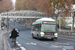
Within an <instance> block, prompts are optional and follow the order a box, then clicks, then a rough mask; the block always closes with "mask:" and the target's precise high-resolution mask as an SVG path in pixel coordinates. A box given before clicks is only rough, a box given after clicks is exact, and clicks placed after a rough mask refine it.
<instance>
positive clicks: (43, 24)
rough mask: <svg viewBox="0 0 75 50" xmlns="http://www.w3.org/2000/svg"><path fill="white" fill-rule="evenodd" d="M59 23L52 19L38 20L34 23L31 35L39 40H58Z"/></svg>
mask: <svg viewBox="0 0 75 50" xmlns="http://www.w3.org/2000/svg"><path fill="white" fill-rule="evenodd" d="M57 25H58V23H57V22H56V21H55V20H54V19H52V18H41V19H37V20H36V21H35V22H33V23H32V28H31V35H32V37H33V38H35V37H36V38H37V39H42V38H44V39H51V40H54V39H57V38H58V27H57Z"/></svg>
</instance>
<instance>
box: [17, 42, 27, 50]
mask: <svg viewBox="0 0 75 50" xmlns="http://www.w3.org/2000/svg"><path fill="white" fill-rule="evenodd" d="M16 43H17V45H18V46H19V47H20V48H21V49H22V50H26V49H25V48H24V47H23V46H22V45H21V44H19V43H18V42H17V41H16Z"/></svg>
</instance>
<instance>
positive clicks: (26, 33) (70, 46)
mask: <svg viewBox="0 0 75 50" xmlns="http://www.w3.org/2000/svg"><path fill="white" fill-rule="evenodd" d="M14 23H15V22H10V23H9V25H10V27H13V28H14V27H15V28H19V29H20V36H19V37H18V38H17V45H16V46H15V47H14V46H13V43H12V42H11V40H10V39H9V35H7V40H8V42H9V44H10V47H11V48H12V49H13V50H75V38H74V37H72V38H71V37H66V36H60V35H59V37H58V40H56V41H51V40H46V39H43V40H38V39H33V38H32V36H31V30H30V28H27V27H25V26H23V25H22V24H19V23H15V26H14Z"/></svg>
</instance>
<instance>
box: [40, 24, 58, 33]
mask: <svg viewBox="0 0 75 50" xmlns="http://www.w3.org/2000/svg"><path fill="white" fill-rule="evenodd" d="M41 31H42V32H57V30H56V25H49V24H42V26H41Z"/></svg>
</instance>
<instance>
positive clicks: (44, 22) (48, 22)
mask: <svg viewBox="0 0 75 50" xmlns="http://www.w3.org/2000/svg"><path fill="white" fill-rule="evenodd" d="M43 24H56V22H54V21H43Z"/></svg>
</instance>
